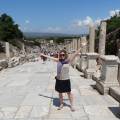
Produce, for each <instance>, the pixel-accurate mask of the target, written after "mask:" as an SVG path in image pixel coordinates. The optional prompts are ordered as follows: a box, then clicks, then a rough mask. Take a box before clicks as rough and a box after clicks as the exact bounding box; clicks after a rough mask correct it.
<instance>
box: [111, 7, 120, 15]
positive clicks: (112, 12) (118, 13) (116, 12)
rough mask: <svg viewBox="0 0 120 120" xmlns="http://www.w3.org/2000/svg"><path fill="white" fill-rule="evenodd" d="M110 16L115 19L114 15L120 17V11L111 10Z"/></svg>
mask: <svg viewBox="0 0 120 120" xmlns="http://www.w3.org/2000/svg"><path fill="white" fill-rule="evenodd" d="M109 14H110V16H111V17H113V16H114V15H120V10H118V9H116V10H111V11H110V12H109Z"/></svg>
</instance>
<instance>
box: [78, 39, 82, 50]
mask: <svg viewBox="0 0 120 120" xmlns="http://www.w3.org/2000/svg"><path fill="white" fill-rule="evenodd" d="M80 43H81V39H80V38H79V39H78V49H80Z"/></svg>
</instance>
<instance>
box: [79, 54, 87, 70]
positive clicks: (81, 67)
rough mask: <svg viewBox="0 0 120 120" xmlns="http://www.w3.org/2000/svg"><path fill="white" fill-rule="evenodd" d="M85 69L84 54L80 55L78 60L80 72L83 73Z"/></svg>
mask: <svg viewBox="0 0 120 120" xmlns="http://www.w3.org/2000/svg"><path fill="white" fill-rule="evenodd" d="M86 68H87V56H86V54H85V53H82V54H81V58H80V71H81V72H85V70H86Z"/></svg>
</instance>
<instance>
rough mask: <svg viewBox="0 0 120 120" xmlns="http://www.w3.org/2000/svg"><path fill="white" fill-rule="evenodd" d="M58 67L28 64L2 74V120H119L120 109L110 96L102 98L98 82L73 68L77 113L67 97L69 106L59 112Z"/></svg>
mask: <svg viewBox="0 0 120 120" xmlns="http://www.w3.org/2000/svg"><path fill="white" fill-rule="evenodd" d="M55 75H56V64H55V63H53V62H49V61H48V62H47V63H46V64H42V63H41V61H39V62H35V63H26V64H24V65H20V66H17V67H15V68H11V69H6V70H4V71H2V72H1V73H0V120H119V118H120V116H119V114H120V108H119V103H118V102H116V101H115V100H114V99H113V98H112V97H110V96H109V95H105V96H102V95H100V94H99V93H98V92H97V91H96V90H95V89H94V85H95V82H94V81H92V80H90V79H89V80H88V79H84V78H83V77H81V76H82V73H80V72H78V71H77V70H75V69H73V68H70V76H71V83H72V92H73V94H74V105H75V108H76V111H75V112H71V111H70V108H69V101H68V98H67V95H66V94H64V98H65V100H64V102H65V106H64V108H63V109H62V110H57V107H58V105H59V101H58V95H57V93H56V92H55V91H54V84H55V80H54V76H55Z"/></svg>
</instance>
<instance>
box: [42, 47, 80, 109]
mask: <svg viewBox="0 0 120 120" xmlns="http://www.w3.org/2000/svg"><path fill="white" fill-rule="evenodd" d="M79 53H80V49H79V50H77V51H76V52H75V53H73V54H72V55H71V56H70V57H68V54H67V51H66V50H61V51H60V52H59V53H58V56H57V57H54V56H50V55H46V54H44V53H41V57H45V58H48V59H51V60H53V61H55V62H57V75H56V76H55V79H56V83H55V90H56V91H57V92H58V93H59V100H60V106H59V107H58V110H61V109H62V108H63V106H64V102H63V93H67V95H68V98H69V100H70V108H71V111H75V108H74V106H73V95H72V93H71V82H70V76H69V64H71V63H72V61H73V60H74V59H75V57H76V56H77V55H78V54H79Z"/></svg>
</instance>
